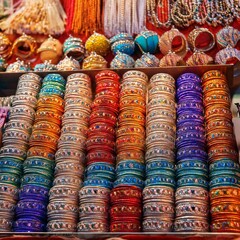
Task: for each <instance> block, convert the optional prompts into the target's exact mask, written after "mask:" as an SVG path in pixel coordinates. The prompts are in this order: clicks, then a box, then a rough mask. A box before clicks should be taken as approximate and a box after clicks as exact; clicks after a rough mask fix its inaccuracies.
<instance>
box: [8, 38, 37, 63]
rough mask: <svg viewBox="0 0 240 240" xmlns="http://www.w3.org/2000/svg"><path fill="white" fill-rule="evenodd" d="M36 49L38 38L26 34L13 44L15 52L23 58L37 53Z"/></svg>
mask: <svg viewBox="0 0 240 240" xmlns="http://www.w3.org/2000/svg"><path fill="white" fill-rule="evenodd" d="M36 50H37V42H36V40H35V39H34V38H33V37H31V36H28V35H26V34H23V35H22V36H21V37H19V38H18V39H16V41H15V42H14V43H13V46H12V51H13V54H14V55H16V56H17V57H19V58H21V59H27V58H30V57H32V56H33V55H34V54H35V53H36Z"/></svg>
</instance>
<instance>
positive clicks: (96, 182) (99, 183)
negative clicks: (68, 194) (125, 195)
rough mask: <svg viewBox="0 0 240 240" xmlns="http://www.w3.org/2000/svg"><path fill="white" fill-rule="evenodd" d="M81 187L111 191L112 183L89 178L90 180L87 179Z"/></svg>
mask: <svg viewBox="0 0 240 240" xmlns="http://www.w3.org/2000/svg"><path fill="white" fill-rule="evenodd" d="M83 186H84V187H88V186H94V187H104V188H108V189H112V187H113V184H112V182H110V181H108V180H106V179H101V178H91V179H87V180H86V181H84V183H83Z"/></svg>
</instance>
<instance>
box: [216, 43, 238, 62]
mask: <svg viewBox="0 0 240 240" xmlns="http://www.w3.org/2000/svg"><path fill="white" fill-rule="evenodd" d="M235 59H236V60H237V62H240V50H237V49H236V48H233V47H231V46H230V45H228V46H227V47H226V48H224V49H222V50H220V51H219V52H218V53H217V54H216V56H215V62H216V63H218V64H227V63H229V62H234V61H235Z"/></svg>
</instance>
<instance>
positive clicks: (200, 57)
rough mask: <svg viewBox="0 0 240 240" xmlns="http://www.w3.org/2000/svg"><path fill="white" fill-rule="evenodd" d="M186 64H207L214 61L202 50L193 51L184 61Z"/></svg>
mask: <svg viewBox="0 0 240 240" xmlns="http://www.w3.org/2000/svg"><path fill="white" fill-rule="evenodd" d="M186 63H187V66H197V65H208V64H212V63H214V60H213V58H212V57H211V56H209V55H207V54H205V53H204V52H199V51H195V52H194V53H193V55H192V56H190V57H189V58H188V60H187V61H186Z"/></svg>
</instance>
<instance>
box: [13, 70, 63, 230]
mask: <svg viewBox="0 0 240 240" xmlns="http://www.w3.org/2000/svg"><path fill="white" fill-rule="evenodd" d="M64 92H65V80H64V79H63V78H62V76H60V75H59V74H49V75H47V76H46V77H45V78H44V79H43V82H42V88H41V90H40V93H39V99H38V102H37V111H36V116H35V121H34V125H33V128H32V134H31V137H30V140H29V146H30V149H29V150H28V153H27V159H26V160H25V161H24V167H23V171H24V175H23V178H22V184H21V189H20V193H19V202H18V204H17V206H16V221H15V223H14V231H15V232H44V231H46V224H47V204H48V192H49V189H50V188H51V186H52V181H53V171H54V165H55V162H54V156H55V152H56V150H57V143H58V139H59V136H60V126H61V118H62V114H63V110H64V100H63V97H64Z"/></svg>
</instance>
